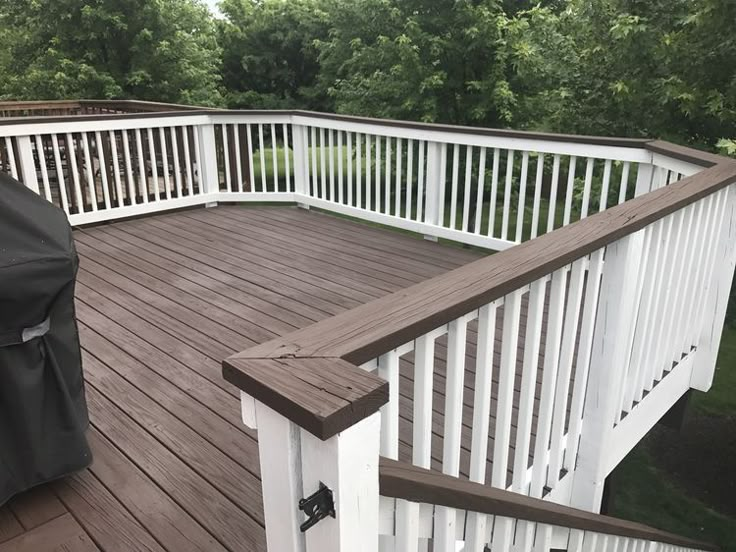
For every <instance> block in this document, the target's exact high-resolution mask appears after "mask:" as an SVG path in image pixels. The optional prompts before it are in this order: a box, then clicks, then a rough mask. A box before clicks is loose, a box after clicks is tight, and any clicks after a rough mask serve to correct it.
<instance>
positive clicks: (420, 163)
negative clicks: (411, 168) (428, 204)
mask: <svg viewBox="0 0 736 552" xmlns="http://www.w3.org/2000/svg"><path fill="white" fill-rule="evenodd" d="M418 145H419V155H418V160H417V216H416V220H418V221H424V149H425V145H426V142H425V141H424V140H420V141H419V144H418Z"/></svg>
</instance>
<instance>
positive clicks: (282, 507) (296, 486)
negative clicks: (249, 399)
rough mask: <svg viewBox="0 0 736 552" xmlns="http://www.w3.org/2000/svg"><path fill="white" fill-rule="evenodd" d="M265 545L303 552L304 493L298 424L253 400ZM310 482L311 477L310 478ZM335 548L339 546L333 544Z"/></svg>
mask: <svg viewBox="0 0 736 552" xmlns="http://www.w3.org/2000/svg"><path fill="white" fill-rule="evenodd" d="M256 418H257V425H258V428H259V430H258V450H259V457H260V466H261V481H262V486H263V514H264V519H265V522H266V545H267V547H268V550H270V551H275V550H278V551H282V550H283V551H284V552H306V551H307V548H306V543H305V538H304V533H302V532H301V531H300V530H299V525H300V524H301V522H302V518H301V514H300V512H299V510H298V508H297V505H298V503H299V499H301V498H302V497H304V496H305V495H304V494H303V482H302V466H301V430H300V428H299V427H298V426H297V425H296V424H294V423H293V422H290V421H289V420H288V419H286V418H284V417H283V416H281V415H280V414H278V413H276V412H274V411H273V410H271V409H270V408H268V407H267V406H265V405H264V404H262V403H256ZM310 483H311V481H310ZM335 550H339V549H338V548H335Z"/></svg>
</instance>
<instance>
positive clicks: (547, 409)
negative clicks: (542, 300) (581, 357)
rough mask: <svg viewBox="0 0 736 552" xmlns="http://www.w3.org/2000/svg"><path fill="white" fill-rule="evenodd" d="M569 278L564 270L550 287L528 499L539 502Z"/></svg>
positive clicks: (546, 459)
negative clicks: (566, 285) (530, 497)
mask: <svg viewBox="0 0 736 552" xmlns="http://www.w3.org/2000/svg"><path fill="white" fill-rule="evenodd" d="M566 274H567V271H566V269H564V268H563V269H560V270H558V271H556V272H555V273H554V274H553V275H552V283H551V284H550V302H549V319H548V322H547V338H546V343H545V348H544V368H543V370H542V390H541V395H540V399H539V413H538V417H537V428H536V432H535V434H536V440H535V445H534V464H533V467H532V478H531V486H530V489H529V495H530V496H533V497H536V498H541V497H542V493H543V490H544V487H545V485H546V482H547V465H548V461H549V460H548V458H549V438H550V434H551V432H552V414H553V412H554V394H555V383H556V381H557V370H558V367H559V353H558V351H559V346H560V345H559V344H560V341H561V339H562V323H563V316H564V299H565V293H564V292H565V284H566V280H567V278H566Z"/></svg>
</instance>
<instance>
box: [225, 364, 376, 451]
mask: <svg viewBox="0 0 736 552" xmlns="http://www.w3.org/2000/svg"><path fill="white" fill-rule="evenodd" d="M223 375H224V377H225V379H226V380H227V381H229V382H230V383H232V384H234V385H236V386H237V387H239V388H240V389H243V390H244V391H246V392H247V393H248V394H249V395H251V396H252V397H254V398H255V399H256V400H258V401H260V402H262V403H264V404H266V405H268V406H269V407H270V408H272V409H274V410H275V411H276V412H278V413H280V414H282V415H283V416H285V417H286V418H289V419H290V420H292V421H294V422H296V423H298V424H299V425H300V427H302V428H304V429H306V430H307V431H309V432H310V433H312V434H314V435H316V436H317V437H319V438H320V439H323V440H324V439H329V438H330V437H332V436H333V435H336V434H337V433H339V432H340V431H342V430H344V429H346V428H348V427H350V426H352V425H354V424H355V423H357V422H359V421H360V420H362V419H363V418H366V417H368V416H370V415H371V414H373V413H375V412H378V409H379V408H381V406H383V405H384V404H386V403H387V402H388V382H386V381H384V380H382V379H381V378H379V377H377V376H374V375H372V374H371V373H369V372H366V371H364V370H361V369H360V368H358V367H356V366H353V365H352V364H350V363H348V362H345V361H343V360H340V359H331V358H310V359H295V360H291V359H244V360H243V361H242V362H240V361H236V362H235V363H232V364H231V363H230V362H229V361H225V362H224V363H223Z"/></svg>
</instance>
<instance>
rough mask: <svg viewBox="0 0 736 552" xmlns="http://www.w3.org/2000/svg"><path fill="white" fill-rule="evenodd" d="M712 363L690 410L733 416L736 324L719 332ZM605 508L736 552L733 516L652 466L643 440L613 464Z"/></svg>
mask: <svg viewBox="0 0 736 552" xmlns="http://www.w3.org/2000/svg"><path fill="white" fill-rule="evenodd" d="M717 366H718V369H717V371H716V376H715V381H714V384H713V387H712V389H711V390H710V391H709V392H708V393H696V394H695V396H694V397H693V401H692V402H691V408H692V409H693V412H692V414H696V415H706V416H718V417H735V418H736V328H731V329H728V328H727V329H726V330H725V331H724V333H723V337H722V339H721V348H720V352H719V356H718V362H717ZM713 446H714V447H717V446H718V443H717V442H714V443H713ZM715 453H716V454H717V452H715ZM714 476H715V475H714ZM611 513H612V515H615V516H617V517H622V518H626V519H631V520H633V521H638V522H641V523H646V524H648V525H652V526H654V527H657V528H660V529H664V530H667V531H671V532H673V533H676V534H680V535H684V536H688V537H691V538H696V539H699V540H703V541H706V542H710V543H713V544H716V545H718V546H720V547H721V550H722V552H736V518H734V517H731V516H727V515H724V514H722V513H720V512H718V511H716V510H714V509H713V508H711V507H710V506H708V505H707V504H705V503H703V502H702V501H700V500H697V499H695V498H693V497H692V496H690V495H689V494H688V493H687V492H686V491H684V490H683V489H682V487H681V486H679V485H678V482H677V481H676V480H674V478H673V477H672V476H671V475H670V474H668V473H667V472H666V471H665V470H663V469H662V468H661V467H660V466H659V465H658V462H657V458H656V457H655V456H654V455H653V454H652V453H651V451H650V448H649V447H648V446H647V443H646V441H644V442H642V443H641V444H639V445H638V446H637V448H636V449H634V451H632V453H631V454H629V456H628V457H627V458H626V459H625V460H624V461H623V462H622V463H621V464H620V465H619V467H618V468H617V469H616V474H615V483H614V505H613V511H612V512H611Z"/></svg>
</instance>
